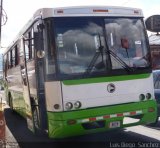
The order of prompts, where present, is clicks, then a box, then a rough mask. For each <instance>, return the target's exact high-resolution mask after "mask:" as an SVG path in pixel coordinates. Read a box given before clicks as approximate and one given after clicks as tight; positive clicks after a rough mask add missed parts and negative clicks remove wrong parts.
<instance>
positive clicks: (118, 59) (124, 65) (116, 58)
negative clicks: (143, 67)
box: [107, 49, 134, 72]
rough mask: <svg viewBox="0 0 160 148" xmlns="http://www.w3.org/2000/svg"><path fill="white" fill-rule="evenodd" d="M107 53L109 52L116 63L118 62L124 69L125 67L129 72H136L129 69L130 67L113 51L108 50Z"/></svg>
mask: <svg viewBox="0 0 160 148" xmlns="http://www.w3.org/2000/svg"><path fill="white" fill-rule="evenodd" d="M107 51H108V53H109V54H110V55H111V56H112V57H113V58H114V59H115V60H116V61H118V62H119V63H120V64H121V65H122V67H123V68H124V69H125V70H126V71H128V72H132V71H134V69H133V68H131V67H129V66H128V65H127V64H126V63H125V62H124V61H123V60H122V59H121V58H120V57H119V56H117V55H116V54H115V53H114V52H113V51H112V50H110V49H107Z"/></svg>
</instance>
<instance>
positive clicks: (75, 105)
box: [74, 101, 82, 109]
mask: <svg viewBox="0 0 160 148" xmlns="http://www.w3.org/2000/svg"><path fill="white" fill-rule="evenodd" d="M81 105H82V104H81V102H80V101H77V102H75V103H74V107H75V108H76V109H78V108H80V107H81Z"/></svg>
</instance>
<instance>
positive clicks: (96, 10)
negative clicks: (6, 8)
mask: <svg viewBox="0 0 160 148" xmlns="http://www.w3.org/2000/svg"><path fill="white" fill-rule="evenodd" d="M93 12H109V11H108V10H107V9H94V10H93Z"/></svg>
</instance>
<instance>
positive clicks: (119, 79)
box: [63, 73, 150, 85]
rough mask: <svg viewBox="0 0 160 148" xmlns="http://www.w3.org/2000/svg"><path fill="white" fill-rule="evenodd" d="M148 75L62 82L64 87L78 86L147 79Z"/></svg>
mask: <svg viewBox="0 0 160 148" xmlns="http://www.w3.org/2000/svg"><path fill="white" fill-rule="evenodd" d="M149 76H150V74H148V73H147V74H136V75H123V76H112V77H98V78H87V79H76V80H64V81H63V84H64V85H78V84H90V83H100V82H114V81H125V80H134V79H144V78H148V77H149Z"/></svg>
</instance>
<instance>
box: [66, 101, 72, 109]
mask: <svg viewBox="0 0 160 148" xmlns="http://www.w3.org/2000/svg"><path fill="white" fill-rule="evenodd" d="M72 107H73V104H72V103H71V102H67V103H66V104H65V108H66V109H67V110H70V109H72Z"/></svg>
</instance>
